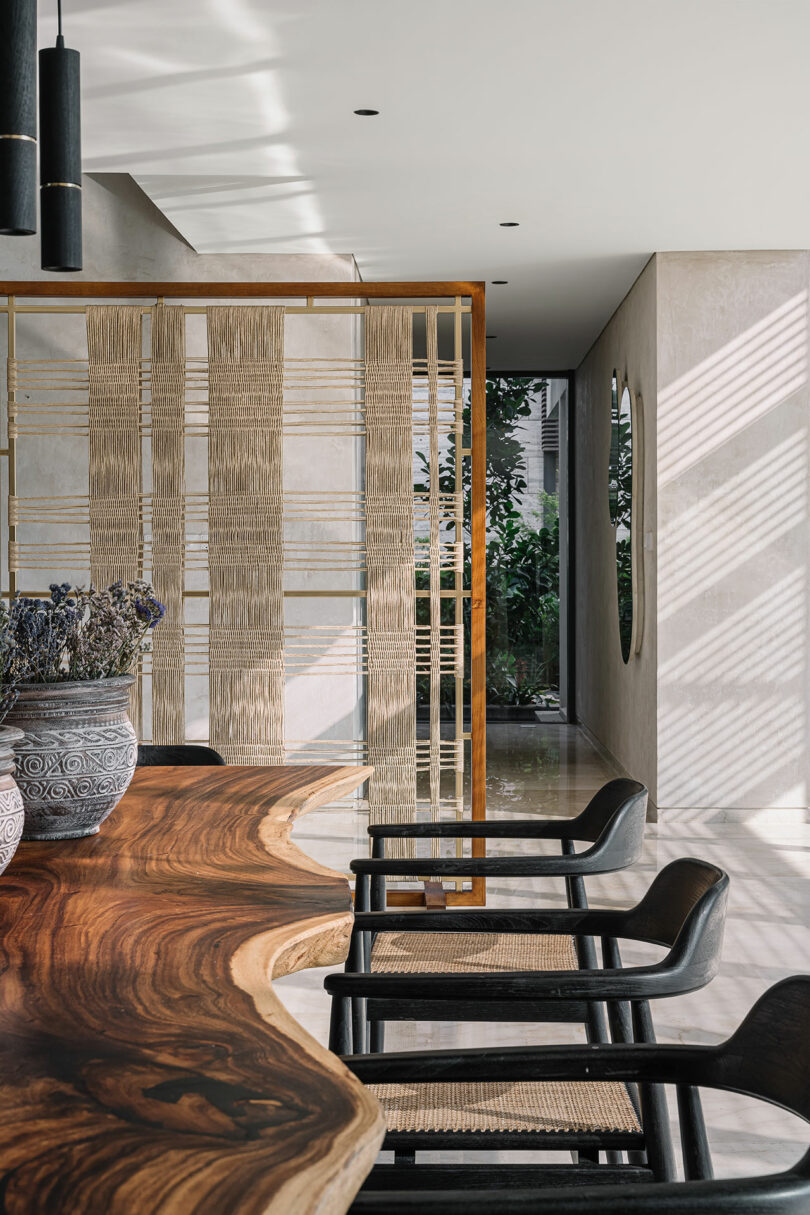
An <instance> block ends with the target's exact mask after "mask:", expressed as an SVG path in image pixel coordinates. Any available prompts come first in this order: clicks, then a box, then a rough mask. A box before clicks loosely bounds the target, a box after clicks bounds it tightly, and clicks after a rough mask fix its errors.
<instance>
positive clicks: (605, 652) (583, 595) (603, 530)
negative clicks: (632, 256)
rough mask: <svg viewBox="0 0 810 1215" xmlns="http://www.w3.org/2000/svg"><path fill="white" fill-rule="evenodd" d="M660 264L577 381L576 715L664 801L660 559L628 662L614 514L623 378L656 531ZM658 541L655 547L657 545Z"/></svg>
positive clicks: (646, 563) (629, 299)
mask: <svg viewBox="0 0 810 1215" xmlns="http://www.w3.org/2000/svg"><path fill="white" fill-rule="evenodd" d="M656 278H657V267H656V260H655V258H653V259H652V260H651V261H650V262H648V264H647V266H646V267H645V269H644V270H643V271H642V273H641V275H640V276H639V278H638V279H637V280H636V282H635V284H634V285H633V287H632V288H631V290H630V292H629V293H628V295H627V296H626V298H625V299H624V301H623V302H622V304H621V305H620V306H619V308H618V309H617V311H616V312H615V313H614V315H613V317H612V318H611V320H610V321H609V323H608V324H607V326H606V327H605V329H604V331H603V332H602V334H601V335H600V336H599V338H598V339H597V341H596V342H595V344H594V345H593V347H592V348H591V349H590V351H589V352H588V354H587V355H586V356H585V359H584V360H583V362H582V364H581V365H580V366H579V368H578V369H577V372H576V376H575V393H574V411H573V421H572V425H571V431H572V434H573V441H574V444H575V458H576V487H575V523H574V534H575V554H576V556H575V617H576V626H575V647H576V648H575V652H576V715H577V717H578V719H579V720H580V722H581V723H582V724H583V725H584V726H585V728H586V729H587V730H588V731H589V732H590V733H591V734H592V735H593V736H594V738H595V739H596V740H597V741H598V742H599V743H600V744H601V745H602V746H603V747H604V748H605V749H606V750H607V751H608V752H609V753H610V754H611V756H612V757H613V758H614V759H615V760H616V761H617V762H618V764H619V766H620V767H622V768H624V769H625V770H626V771H627V772H628V773H630V774H631V775H632V776H633V777H634V778H635V779H637V780H641V781H643V782H644V783H645V784H646V785H647V787H648V789H649V790H650V796H651V799H652V801H653V802H655V801H657V737H656V716H657V708H656V699H657V692H656V667H657V629H656V554H655V551H654V549H647V548H645V550H644V552H643V562H642V564H643V570H642V574H641V577H642V584H643V591H644V594H643V597H644V626H643V627H644V635H643V643H642V646H641V652H640V653H639V654H637V655H634V656H632V657H631V658H630V661H629V662H628V663H624V662H623V661H622V655H621V648H620V643H619V609H618V599H617V586H616V556H615V552H616V550H615V542H614V534H613V529H612V527H611V524H610V516H609V513H608V458H609V451H610V425H611V416H610V392H611V377H612V375H613V372H614V370H616V371H617V372H618V374H619V377H620V378H622V377H623V378H625V379H626V380H627V381H628V383H629V384H630V387H631V388H632V390H633V392H634V393H635V394H636V396H637V397H639V398H640V403H641V410H640V413H641V415H642V418H643V432H644V438H643V441H642V450H643V462H644V492H643V512H644V519H643V531H644V533H645V535H646V536H647V537H648V538H652V537H653V536H654V534H655V530H656V499H655V442H656V439H655V433H656V392H657V385H658V372H657V350H656ZM648 542H649V541H648Z"/></svg>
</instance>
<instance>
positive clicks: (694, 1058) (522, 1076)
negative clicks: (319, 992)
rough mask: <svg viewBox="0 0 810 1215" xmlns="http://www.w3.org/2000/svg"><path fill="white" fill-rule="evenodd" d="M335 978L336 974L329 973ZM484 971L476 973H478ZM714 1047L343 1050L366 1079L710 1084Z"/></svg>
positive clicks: (648, 1045) (392, 1081) (350, 1065)
mask: <svg viewBox="0 0 810 1215" xmlns="http://www.w3.org/2000/svg"><path fill="white" fill-rule="evenodd" d="M330 977H332V976H330ZM479 977H480V976H476V978H479ZM718 1054H719V1052H718V1048H717V1047H715V1046H681V1045H669V1044H667V1045H663V1046H662V1045H659V1044H657V1043H634V1044H632V1045H629V1046H626V1045H606V1044H602V1043H599V1044H594V1045H576V1046H567V1045H566V1046H535V1047H532V1046H528V1047H527V1046H503V1047H497V1048H491V1047H473V1048H468V1049H464V1050H444V1051H442V1050H438V1051H437V1050H420V1051H392V1052H390V1053H385V1054H372V1055H342V1056H341V1058H342V1059H343V1062H344V1063H345V1064H346V1066H347V1067H348V1068H349V1070H350V1071H352V1072H354V1074H355V1075H356V1076H357V1077H358V1079H360V1080H362V1081H363V1083H364V1084H411V1083H414V1084H418V1083H427V1082H430V1083H434V1082H447V1083H452V1082H454V1081H458V1080H469V1081H477V1082H480V1083H482V1084H497V1083H500V1082H501V1081H503V1082H504V1083H508V1082H511V1081H517V1080H569V1081H572V1080H623V1081H625V1082H627V1083H652V1084H695V1085H698V1086H700V1085H706V1084H707V1083H708V1084H710V1083H711V1081H710V1080H708V1079H707V1077H708V1075H710V1074H711V1073H712V1071H713V1069H714V1064H715V1061H716V1060H717V1058H718Z"/></svg>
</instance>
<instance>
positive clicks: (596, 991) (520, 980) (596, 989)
mask: <svg viewBox="0 0 810 1215" xmlns="http://www.w3.org/2000/svg"><path fill="white" fill-rule="evenodd" d="M686 979H687V981H684V977H683V976H681V975H680V974H679V972H678V971H677V970H674V969H673V968H671V967H669V966H667V965H666V964H664V963H658V964H656V965H653V966H634V967H628V968H627V969H623V970H555V971H548V970H544V971H499V972H497V973H494V974H493V972H492V971H487V972H484V973H481V974H479V973H477V972H469V973H465V974H414V973H410V974H388V973H382V972H375V973H371V974H370V973H367V972H364V973H360V972H358V973H341V974H331V975H327V977H326V979H325V980H324V987H325V988H326V990H327V991H328V992H329V994H330V995H333V996H345V997H357V996H360V997H365V998H366V999H369V1000H449V1001H454V1000H459V1001H477V1002H478V1003H484V1002H487V1001H489V1000H494V1001H498V1002H499V1003H501V1004H503V1003H508V1002H509V1001H510V1000H515V1001H518V1002H519V1001H527V1000H531V1001H535V1000H538V1001H541V1000H551V1001H557V1000H561V1001H575V1000H586V1001H587V1000H598V1001H602V1000H653V999H660V998H662V997H664V996H674V995H681V994H682V993H683V992H684V991H691V990H692V989H693V984H691V983H689V982H688V976H687V977H686Z"/></svg>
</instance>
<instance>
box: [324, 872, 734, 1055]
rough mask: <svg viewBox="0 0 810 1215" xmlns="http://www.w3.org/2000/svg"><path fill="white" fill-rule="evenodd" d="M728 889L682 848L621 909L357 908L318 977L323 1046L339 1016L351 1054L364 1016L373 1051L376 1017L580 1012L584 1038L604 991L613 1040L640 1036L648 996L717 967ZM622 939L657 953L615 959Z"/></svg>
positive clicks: (646, 1022)
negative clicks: (345, 946) (333, 968)
mask: <svg viewBox="0 0 810 1215" xmlns="http://www.w3.org/2000/svg"><path fill="white" fill-rule="evenodd" d="M727 899H728V876H727V875H726V874H725V873H724V872H723V870H722V869H718V868H717V866H715V865H710V864H708V863H707V862H705V861H699V860H693V859H688V858H684V859H682V860H678V861H672V862H671V863H670V864H669V865H667V866H666V867H665V868H664V869H662V870H661V872H660V873H659V874H657V875H656V877H655V878H654V880H653V882H652V884H651V886H650V888H649V890H648V891H647V893H646V894H645V895H644V897H643V899H642V900H641V902H640V903H638V904H637V905H636V906H635V907H630V908H629V909H627V910H622V911H617V910H607V911H600V910H588V909H571V910H567V911H563V910H559V911H557V910H551V909H548V910H529V911H521V910H512V909H509V910H506V909H504V910H489V909H484V908H482V909H478V908H476V909H468V910H467V909H464V910H461V909H460V910H456V909H453V910H447V911H372V912H359V913H357V914H356V916H355V921H354V924H353V928H352V942H351V945H350V949H349V958H348V961H347V963H346V970H345V972H344V973H343V974H333V975H329V976H328V977H327V978H326V980H325V986H326V990H327V991H328V992H329V993H330V994H331V995H332V997H333V1009H332V1011H333V1017H332V1040H331V1041H330V1048H331V1049H332V1050H336V1051H338V1052H339V1053H342V1052H345V1051H348V1050H349V1049H350V1048H349V1017H350V1015H351V1023H352V1049H353V1050H354V1051H355V1052H357V1053H363V1052H364V1050H365V1048H366V1040H367V1033H366V1026H367V1025H370V1027H371V1049H372V1050H377V1051H379V1050H382V1048H383V1034H382V1026H383V1024H384V1023H385V1022H386V1021H428V1020H430V1021H484V1022H518V1021H523V1022H527V1021H534V1022H549V1021H556V1022H560V1021H567V1022H580V1023H582V1022H584V1023H585V1024H586V1026H587V1027H588V1031H589V1032H588V1037H589V1039H590V1040H591V1041H595V1042H600V1041H601V1042H604V1041H607V1040H608V1035H607V1032H606V1029H605V1025H604V1019H603V1017H602V1016H601V1007H600V1005H601V1002H603V1001H604V1002H606V1004H607V1012H608V1020H609V1023H610V1029H611V1033H612V1035H613V1037H614V1039H615V1040H618V1041H624V1042H627V1041H632V1040H633V1037H635V1038H636V1039H638V1040H640V1041H651V1040H653V1037H652V1026H651V1020H650V1016H649V1009H648V1004H647V1002H648V1001H649V1000H651V999H658V998H661V997H665V996H673V995H681V994H683V993H684V992H689V991H695V990H697V989H698V988H700V987H703V986H705V984H707V983H708V982H709V981H710V980H711V979H712V978H713V977H714V975H715V974H716V973H717V968H718V966H719V962H720V949H721V945H722V939H723V927H724V924H725V912H726V903H727ZM369 938H370V939H371V950H370V954H368V955H367V954H366V951H365V949H364V948H363V944H364V942H365V941H367V940H368V939H369ZM596 938H600V940H601V952H602V965H601V967H597V964H596V948H595V943H594V942H595V939H596ZM622 940H624V941H646V942H648V943H651V944H655V945H659V946H664V947H666V948H667V949H668V953H667V954H666V956H665V957H664V958H663V959H661V960H660V961H658V962H657V963H655V964H653V965H650V966H634V967H627V968H625V969H622V961H621V953H620V948H619V942H620V941H622ZM434 943H435V948H434ZM586 945H587V950H586V949H585V946H586ZM585 953H587V956H588V958H589V959H592V960H591V962H590V964H589V965H587V966H583V965H582V961H581V959H582V956H583V954H585ZM366 957H368V958H369V959H370V961H369V963H368V964H367V963H366ZM448 960H451V961H452V962H453V964H452V965H448ZM628 1001H631V1002H633V1006H634V1018H631V1016H630V1012H629V1009H628V1004H627V1002H628ZM633 1019H634V1020H635V1021H636V1022H638V1024H637V1025H636V1026H635V1028H634V1027H633V1025H632V1024H631V1021H632V1020H633Z"/></svg>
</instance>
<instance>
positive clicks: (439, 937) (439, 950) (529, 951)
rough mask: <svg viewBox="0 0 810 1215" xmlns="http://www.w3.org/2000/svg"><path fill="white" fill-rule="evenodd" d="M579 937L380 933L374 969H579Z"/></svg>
mask: <svg viewBox="0 0 810 1215" xmlns="http://www.w3.org/2000/svg"><path fill="white" fill-rule="evenodd" d="M578 968H579V962H578V961H577V954H576V949H575V947H574V938H573V937H570V936H559V935H557V936H551V935H544V934H542V933H528V932H526V933H506V932H504V933H484V932H381V933H379V934H378V935H377V937H376V938H375V941H374V947H373V949H372V951H371V969H372V971H374V972H377V973H386V974H451V973H465V972H467V973H470V972H472V973H475V972H478V973H484V972H486V971H491V972H494V973H497V972H499V971H513V970H520V971H525V970H534V971H537V970H577V969H578Z"/></svg>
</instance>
